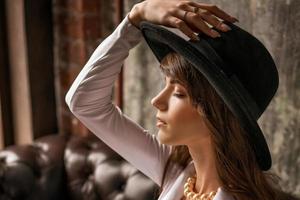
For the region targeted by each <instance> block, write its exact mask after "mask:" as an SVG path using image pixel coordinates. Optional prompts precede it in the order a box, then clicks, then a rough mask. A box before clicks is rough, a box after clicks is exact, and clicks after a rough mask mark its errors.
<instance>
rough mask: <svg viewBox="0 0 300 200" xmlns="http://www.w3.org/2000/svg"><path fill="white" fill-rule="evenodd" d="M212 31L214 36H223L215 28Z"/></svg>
mask: <svg viewBox="0 0 300 200" xmlns="http://www.w3.org/2000/svg"><path fill="white" fill-rule="evenodd" d="M210 32H211V34H212V36H213V37H221V35H220V33H218V32H217V31H215V30H213V29H211V30H210Z"/></svg>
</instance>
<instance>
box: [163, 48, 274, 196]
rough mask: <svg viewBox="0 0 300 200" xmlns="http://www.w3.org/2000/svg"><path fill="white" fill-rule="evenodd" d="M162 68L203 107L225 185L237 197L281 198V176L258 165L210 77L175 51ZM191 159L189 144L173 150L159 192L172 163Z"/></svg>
mask: <svg viewBox="0 0 300 200" xmlns="http://www.w3.org/2000/svg"><path fill="white" fill-rule="evenodd" d="M160 69H161V71H162V73H163V74H164V75H166V76H168V77H172V78H176V79H179V80H180V81H181V82H183V83H184V86H185V88H186V89H187V92H188V95H189V97H190V98H191V102H192V104H193V105H194V106H195V108H201V109H200V110H201V113H200V114H201V115H202V116H203V119H204V122H205V124H206V125H207V127H208V128H209V129H210V131H211V133H212V135H211V138H212V142H213V146H214V151H215V155H216V157H215V159H216V167H217V172H218V175H219V177H220V180H221V182H222V188H223V189H224V190H225V191H227V192H229V193H230V194H231V195H232V196H233V197H234V199H237V200H258V199H259V200H271V199H272V200H276V199H278V198H279V197H278V191H280V188H279V186H278V182H279V177H278V176H276V175H275V174H272V173H270V172H265V171H262V170H261V169H260V168H259V166H258V164H257V161H256V158H255V154H254V152H253V150H252V149H251V146H250V144H249V142H248V138H247V137H248V134H245V133H244V130H243V128H242V127H241V126H240V124H239V122H238V120H237V119H236V117H235V116H234V115H233V114H232V112H231V111H230V110H229V109H228V107H227V106H226V105H225V104H224V101H223V100H222V99H221V98H220V96H219V95H218V94H217V92H216V91H215V89H214V88H213V87H212V86H211V85H210V83H209V82H208V80H207V79H206V78H205V77H204V76H203V75H202V74H201V73H200V72H199V71H198V70H196V69H195V68H194V67H193V66H192V64H191V63H189V62H188V61H187V60H186V59H184V58H183V57H182V56H180V55H179V54H178V53H175V52H171V53H169V54H168V55H167V56H165V57H164V59H163V60H162V62H161V64H160ZM191 159H192V158H191V156H190V154H189V151H188V148H187V146H185V145H181V146H175V147H174V148H173V149H172V154H171V155H170V157H169V159H168V161H167V164H166V167H165V169H164V174H163V179H162V184H161V188H160V190H159V194H160V193H161V191H162V189H163V187H164V182H165V177H166V172H167V170H168V168H169V167H170V165H171V164H175V163H176V164H178V165H179V166H181V167H182V168H184V167H186V166H187V164H188V163H189V162H190V161H191Z"/></svg>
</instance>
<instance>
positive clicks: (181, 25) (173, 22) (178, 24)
mask: <svg viewBox="0 0 300 200" xmlns="http://www.w3.org/2000/svg"><path fill="white" fill-rule="evenodd" d="M167 23H168V25H170V26H172V27H175V28H178V29H179V30H181V31H182V32H183V33H184V34H185V35H187V36H188V37H190V38H191V39H192V40H199V38H198V36H197V35H196V34H195V33H194V32H193V31H192V29H190V28H189V27H188V25H187V24H186V23H185V22H184V21H183V20H181V19H179V18H176V17H169V20H168V22H167Z"/></svg>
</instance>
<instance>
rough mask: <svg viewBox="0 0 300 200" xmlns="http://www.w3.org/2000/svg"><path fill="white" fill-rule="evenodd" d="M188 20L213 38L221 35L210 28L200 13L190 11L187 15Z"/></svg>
mask: <svg viewBox="0 0 300 200" xmlns="http://www.w3.org/2000/svg"><path fill="white" fill-rule="evenodd" d="M186 21H187V23H188V24H189V23H191V24H192V25H194V26H195V27H196V28H197V29H199V30H200V31H202V32H203V33H205V34H206V35H209V36H211V37H213V38H216V37H220V36H221V35H220V33H218V32H217V31H215V30H213V29H211V28H209V27H208V25H207V24H206V23H205V22H204V21H203V19H202V18H201V16H200V15H199V14H196V13H191V12H188V14H187V16H186Z"/></svg>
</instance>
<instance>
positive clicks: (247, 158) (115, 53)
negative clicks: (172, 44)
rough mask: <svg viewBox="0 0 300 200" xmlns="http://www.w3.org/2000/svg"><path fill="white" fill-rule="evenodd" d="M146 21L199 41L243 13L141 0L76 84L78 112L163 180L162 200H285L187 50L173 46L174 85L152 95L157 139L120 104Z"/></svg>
mask: <svg viewBox="0 0 300 200" xmlns="http://www.w3.org/2000/svg"><path fill="white" fill-rule="evenodd" d="M218 18H219V19H221V20H222V21H221V20H219V19H218ZM142 21H147V22H151V23H153V24H156V25H163V26H166V27H172V28H178V30H180V31H181V32H182V33H184V34H185V35H186V36H188V38H190V39H191V40H190V41H189V42H191V43H193V44H194V43H195V44H196V41H199V38H200V41H201V37H202V38H205V37H210V38H211V39H212V40H213V39H216V38H220V36H221V35H222V34H223V33H225V32H230V31H231V27H230V26H229V24H228V23H234V22H236V21H237V19H236V18H234V17H231V16H230V15H228V14H227V13H225V12H224V11H222V10H221V9H219V8H218V7H216V6H214V5H209V4H203V3H195V2H192V1H178V0H170V1H159V0H148V1H144V2H141V3H138V4H136V5H135V6H134V7H133V8H132V10H131V11H130V12H129V13H128V14H127V15H126V17H125V18H124V20H123V21H122V22H121V23H120V24H119V25H118V27H117V28H116V29H115V31H114V32H113V33H112V34H111V35H110V36H109V37H107V38H106V39H105V40H104V41H103V42H102V43H101V44H100V45H99V46H98V48H97V49H96V50H95V52H94V53H93V55H92V56H91V58H90V59H89V61H88V62H87V64H86V65H85V66H84V67H83V69H82V70H81V72H80V73H79V75H78V77H77V78H76V79H75V81H74V83H73V84H72V86H71V88H70V89H69V91H68V93H67V95H66V103H67V104H68V106H69V108H70V110H71V111H72V113H73V114H74V115H75V116H76V117H77V118H78V119H79V120H80V121H81V122H82V123H83V124H85V126H86V127H87V128H89V129H90V130H91V131H92V132H93V133H94V134H95V135H97V136H98V137H99V138H100V139H101V140H103V141H104V142H105V143H106V144H108V145H109V146H110V147H111V148H112V149H114V150H115V151H116V152H118V153H119V154H120V155H121V156H123V157H124V158H125V159H126V160H128V161H129V162H130V163H131V164H133V165H134V166H135V167H136V168H138V169H139V170H140V171H142V172H143V173H144V174H145V175H147V176H148V177H150V178H151V179H152V180H153V181H154V182H155V183H157V184H158V185H159V186H160V187H161V191H160V196H159V198H158V199H159V200H179V199H215V200H231V199H249V200H250V199H251V200H257V199H277V192H276V190H275V188H274V187H273V186H272V180H273V179H268V178H267V177H268V176H267V175H266V174H265V172H263V170H262V169H260V162H258V161H257V157H256V155H255V152H254V151H253V149H252V146H251V145H250V144H249V138H248V137H249V136H247V134H245V132H244V130H243V128H242V127H241V126H240V123H239V121H238V120H237V118H236V116H234V114H233V113H232V112H231V111H230V109H228V105H227V102H226V103H225V102H224V101H223V99H222V98H221V97H220V96H219V94H218V93H217V92H216V90H215V88H214V87H212V85H211V83H210V82H209V81H207V80H206V77H205V76H203V75H202V74H201V73H200V72H199V71H198V70H196V69H195V67H194V66H193V64H191V63H190V62H189V61H187V59H185V58H184V57H183V56H182V55H180V54H179V53H176V52H169V53H168V54H166V55H165V56H164V58H163V59H161V65H160V68H161V70H162V72H163V73H164V74H165V81H166V86H165V88H164V89H163V90H162V91H161V92H160V93H159V94H158V96H156V97H155V98H153V99H152V101H151V103H152V105H153V106H155V107H156V108H157V109H158V114H157V119H158V123H157V126H158V127H159V132H158V134H157V138H156V136H155V135H153V134H150V133H148V131H147V130H145V129H143V128H142V127H141V126H139V125H138V124H137V123H135V122H133V121H132V120H131V119H130V118H128V117H127V116H126V115H124V114H123V113H122V111H121V110H120V109H119V108H118V107H117V106H114V105H113V104H112V101H111V96H112V87H113V83H114V81H115V80H116V78H117V76H118V73H119V72H120V70H121V66H122V64H123V62H124V60H125V59H126V58H127V56H128V54H129V51H130V49H132V48H133V47H135V46H136V45H137V44H138V43H139V42H140V41H141V39H142V37H143V36H144V37H145V38H147V37H148V36H147V32H146V31H145V32H143V34H142V32H141V29H140V25H141V22H142ZM225 22H226V23H225ZM227 22H228V23H227ZM209 25H210V26H211V27H213V28H211V27H210V26H209ZM146 28H147V24H146V25H145V26H144V29H143V30H145V29H146ZM149 28H150V26H149ZM195 32H200V33H201V34H202V35H203V36H201V37H198V36H200V34H199V35H196V34H195ZM220 33H221V34H220ZM147 42H148V40H147ZM152 50H153V49H152ZM161 50H162V51H163V50H164V49H161ZM191 53H192V52H191ZM226 133H230V134H226ZM263 162H265V161H263ZM266 162H267V161H266ZM266 166H267V167H266V168H264V167H263V169H264V170H266V169H267V168H269V167H270V166H269V163H268V162H267V164H266ZM270 177H271V176H270ZM196 193H197V194H196Z"/></svg>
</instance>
